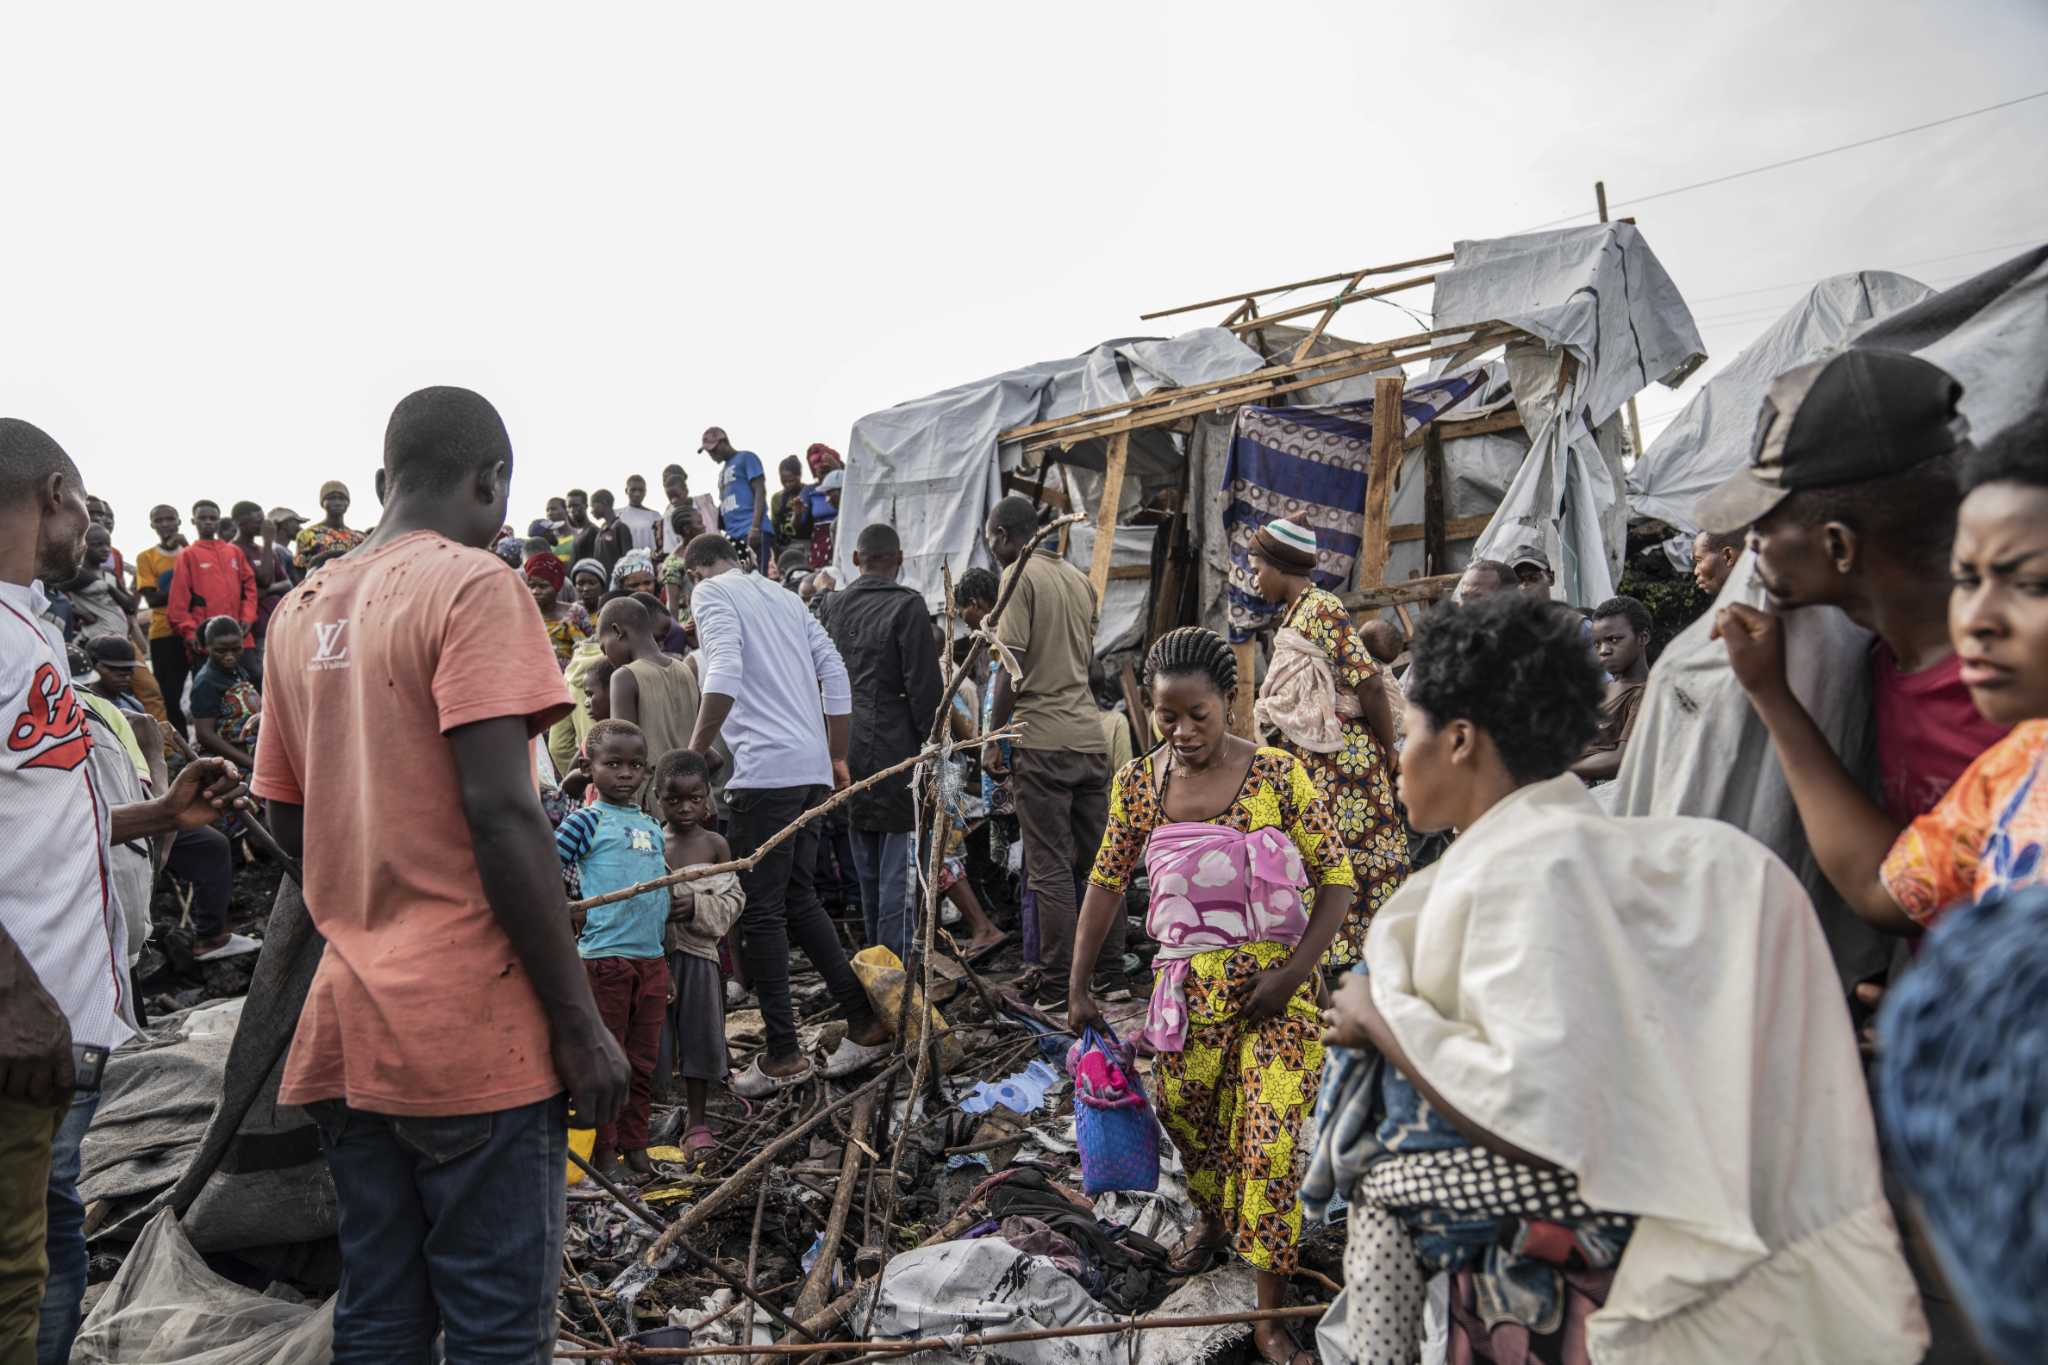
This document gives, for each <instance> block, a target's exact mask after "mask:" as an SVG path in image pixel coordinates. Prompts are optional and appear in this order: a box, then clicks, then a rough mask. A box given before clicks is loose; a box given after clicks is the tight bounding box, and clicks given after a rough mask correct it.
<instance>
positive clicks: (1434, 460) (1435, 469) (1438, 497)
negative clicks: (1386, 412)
mask: <svg viewBox="0 0 2048 1365" xmlns="http://www.w3.org/2000/svg"><path fill="white" fill-rule="evenodd" d="M1374 432H1375V433H1377V432H1378V428H1377V427H1375V428H1374ZM1445 539H1446V537H1445V533H1444V438H1443V433H1441V432H1440V431H1438V430H1437V424H1436V423H1435V422H1431V423H1430V424H1429V425H1428V426H1426V427H1424V428H1423V429H1422V572H1423V573H1424V574H1425V575H1428V574H1439V573H1442V572H1443V571H1444V568H1445V565H1444V559H1445V557H1446V555H1447V554H1448V547H1447V546H1446V544H1445Z"/></svg>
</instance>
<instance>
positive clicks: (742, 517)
mask: <svg viewBox="0 0 2048 1365" xmlns="http://www.w3.org/2000/svg"><path fill="white" fill-rule="evenodd" d="M697 453H698V454H700V455H709V456H710V457H711V458H712V459H714V460H716V461H717V462H718V519H719V523H720V527H721V529H722V530H724V532H725V534H726V537H727V539H729V540H731V541H732V542H733V543H734V544H735V545H744V546H746V547H747V548H748V549H750V550H752V551H753V552H754V562H755V563H756V564H762V565H765V564H766V563H767V562H768V560H769V558H770V556H769V554H768V540H767V531H766V530H765V529H764V522H763V518H765V517H766V516H767V515H768V476H767V474H766V473H765V472H764V471H763V470H762V468H761V457H760V456H759V455H756V454H755V453H754V452H753V451H751V450H734V449H733V445H732V438H730V437H729V436H727V435H726V434H725V428H724V427H706V428H705V429H704V439H703V441H702V442H701V443H700V444H699V445H698V447H697Z"/></svg>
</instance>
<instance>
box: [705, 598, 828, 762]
mask: <svg viewBox="0 0 2048 1365" xmlns="http://www.w3.org/2000/svg"><path fill="white" fill-rule="evenodd" d="M690 612H691V614H692V615H693V616H694V617H695V618H696V622H697V641H698V644H699V646H700V648H699V651H698V652H699V653H700V654H701V655H702V656H703V659H702V662H701V664H700V665H699V666H700V667H701V668H702V670H703V678H702V681H703V687H704V691H705V692H707V693H711V692H717V693H721V694H723V695H724V696H728V697H731V698H732V710H731V711H730V712H728V713H727V715H726V718H725V727H724V730H723V734H724V738H725V742H726V743H727V744H728V745H729V746H731V748H732V779H731V781H730V782H728V783H727V790H729V791H730V790H741V791H744V790H747V789H749V788H769V787H827V786H830V785H831V784H832V759H831V756H830V752H829V751H828V749H827V747H826V742H825V721H824V717H826V716H844V715H847V714H849V713H850V712H851V711H852V710H853V690H852V688H851V686H850V685H849V684H848V682H847V677H846V663H845V661H844V660H842V659H841V658H840V657H839V650H838V648H837V647H836V646H834V645H833V643H832V637H831V636H829V635H827V634H826V633H825V628H824V627H823V626H821V625H819V624H818V618H817V617H815V616H813V615H811V613H810V611H809V609H807V608H806V607H805V606H804V604H803V602H802V600H801V599H799V598H798V597H797V595H796V594H795V593H793V592H791V591H790V590H789V589H787V588H785V587H783V586H782V585H781V584H780V583H771V582H769V581H768V580H767V579H765V578H762V577H761V576H760V575H758V574H750V573H743V572H741V571H740V570H738V569H731V570H728V571H727V572H725V573H722V574H720V575H718V577H716V578H707V579H705V580H704V581H703V582H702V583H699V584H698V585H697V586H696V588H695V589H694V590H693V591H692V592H691V594H690Z"/></svg>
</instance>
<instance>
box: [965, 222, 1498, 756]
mask: <svg viewBox="0 0 2048 1365" xmlns="http://www.w3.org/2000/svg"><path fill="white" fill-rule="evenodd" d="M1451 259H1452V256H1451V254H1450V253H1446V254H1444V255H1440V256H1424V257H1420V258H1418V259H1415V260H1411V261H1397V262H1394V263H1393V264H1390V265H1378V266H1368V267H1366V268H1365V269H1362V270H1354V271H1346V272H1340V273H1338V274H1334V275H1322V276H1318V277H1317V278H1315V279H1312V280H1296V281H1293V282H1292V283H1289V284H1279V285H1272V286H1269V287H1267V288H1263V289H1251V290H1246V291H1244V292H1242V293H1236V294H1224V295H1219V296H1218V297H1216V298H1211V299H1204V300H1202V301H1201V302H1199V303H1189V304H1182V305H1180V306H1179V307H1175V308H1165V309H1161V310H1159V311H1157V312H1153V313H1145V314H1141V315H1140V316H1141V319H1143V320H1148V321H1149V320H1150V319H1153V318H1162V317H1170V316H1173V315H1175V314H1181V313H1192V312H1197V311H1200V310H1202V309H1205V308H1220V307H1223V306H1225V305H1233V306H1232V307H1231V311H1230V312H1229V313H1228V314H1227V315H1226V316H1225V317H1224V319H1223V321H1222V323H1221V324H1220V325H1221V326H1223V327H1225V328H1227V329H1229V330H1230V331H1232V332H1234V333H1236V334H1237V335H1238V336H1240V337H1245V336H1248V335H1249V336H1253V337H1255V339H1256V340H1257V341H1258V342H1259V343H1260V345H1259V350H1260V351H1261V353H1264V350H1265V347H1264V345H1263V340H1264V338H1263V337H1259V336H1258V335H1257V334H1259V333H1260V332H1261V331H1262V330H1263V329H1265V328H1267V327H1271V326H1273V325H1275V324H1278V323H1282V322H1287V321H1291V320H1293V319H1296V318H1305V317H1307V316H1309V315H1310V314H1315V315H1316V320H1315V322H1314V324H1313V326H1311V327H1310V329H1309V331H1308V332H1307V334H1306V335H1305V336H1303V337H1302V339H1301V341H1300V342H1299V343H1298V344H1297V345H1296V346H1295V348H1294V351H1293V353H1292V355H1291V356H1290V357H1289V358H1288V359H1287V360H1286V361H1285V362H1278V363H1270V364H1267V365H1264V366H1262V367H1260V368H1259V369H1256V370H1253V371H1251V372H1250V373H1249V374H1242V375H1238V376H1236V377H1234V378H1230V379H1220V380H1215V381H1211V382H1209V383H1203V384H1191V385H1188V386H1187V387H1185V388H1169V389H1161V390H1158V391H1156V392H1154V393H1150V394H1147V395H1145V396H1144V397H1142V398H1132V399H1128V400H1126V401H1124V402H1120V403H1108V404H1105V405H1103V406H1101V407H1098V408H1089V409H1087V410H1086V411H1083V412H1076V413H1070V414H1068V415H1067V416H1065V417H1055V418H1051V419H1048V420H1046V421H1043V422H1033V423H1030V424H1028V425H1025V426H1021V427H1013V428H1011V429H1010V430H1008V431H1005V432H1003V433H1002V434H1001V435H1000V436H999V437H998V438H997V439H998V441H999V442H1000V443H1001V444H1003V445H1011V444H1021V445H1022V446H1023V453H1024V454H1026V455H1030V454H1033V453H1041V452H1046V453H1049V452H1055V451H1060V450H1068V449H1071V448H1072V447H1074V446H1075V445H1077V444H1079V443H1080V442H1083V441H1093V440H1101V441H1104V442H1105V444H1106V455H1105V458H1104V469H1103V487H1102V501H1101V505H1100V506H1098V507H1097V508H1096V509H1095V532H1096V534H1095V543H1094V553H1093V557H1092V560H1091V562H1090V565H1089V572H1088V581H1089V583H1090V584H1091V585H1092V586H1093V587H1094V589H1095V596H1096V600H1097V601H1098V602H1099V601H1101V600H1102V597H1103V594H1104V592H1105V591H1106V590H1107V589H1108V587H1109V584H1110V581H1111V580H1112V579H1115V578H1121V577H1134V578H1135V577H1144V578H1147V579H1150V578H1152V577H1153V570H1151V569H1148V568H1141V567H1138V566H1135V565H1134V566H1131V567H1129V568H1126V569H1121V570H1118V569H1113V568H1112V567H1111V561H1112V557H1113V555H1114V553H1115V546H1116V525H1117V508H1118V505H1119V504H1120V503H1121V501H1122V496H1123V486H1124V474H1125V467H1126V462H1127V460H1128V458H1129V454H1130V438H1131V433H1132V432H1134V431H1146V430H1155V429H1164V430H1167V431H1173V432H1178V433H1180V434H1181V435H1183V436H1186V435H1189V434H1191V433H1192V432H1193V431H1194V426H1195V421H1196V419H1197V418H1199V417H1201V416H1203V415H1205V414H1209V413H1219V414H1220V413H1224V412H1229V411H1232V410H1234V409H1236V408H1239V407H1242V406H1244V405H1245V404H1248V403H1261V402H1265V401H1267V400H1270V399H1272V398H1276V397H1280V396H1282V395H1285V394H1289V393H1293V392H1296V391H1298V390H1301V389H1307V388H1313V387H1315V386H1317V385H1321V384H1328V383H1333V382H1335V381H1337V380H1341V379H1353V378H1356V377H1358V376H1360V375H1365V374H1371V373H1373V372H1374V371H1377V370H1385V369H1387V368H1389V367H1390V366H1401V365H1405V364H1407V363H1408V362H1410V361H1420V360H1430V359H1434V358H1436V357H1439V356H1454V357H1459V358H1461V359H1469V358H1476V357H1477V356H1479V355H1482V354H1484V353H1485V352H1487V351H1489V350H1492V349H1493V348H1494V347H1497V346H1500V345H1502V344H1503V343H1505V342H1507V341H1509V340H1511V339H1513V338H1514V337H1516V336H1519V335H1521V333H1520V332H1519V331H1518V330H1517V329H1515V328H1513V327H1509V326H1507V325H1506V324H1503V323H1477V324H1466V325H1464V326H1460V327H1440V328H1436V329H1434V330H1432V331H1427V332H1416V333H1413V334H1411V335H1409V336H1402V337H1395V338H1393V339H1392V340H1389V341H1376V342H1371V343H1368V344H1365V345H1359V346H1346V347H1341V348H1338V349H1333V350H1326V351H1324V352H1322V353H1321V354H1319V355H1311V354H1310V352H1311V351H1313V350H1314V349H1315V346H1316V343H1317V342H1318V341H1320V340H1321V339H1322V337H1323V335H1324V332H1325V331H1326V330H1327V329H1328V327H1329V325H1330V322H1331V320H1332V319H1334V318H1335V317H1336V316H1337V314H1338V312H1339V311H1340V310H1342V309H1343V308H1345V307H1347V306H1349V305H1350V304H1353V303H1357V302H1360V301H1362V300H1365V299H1372V298H1381V297H1384V296H1386V295H1388V294H1395V293H1399V292H1400V291H1402V290H1405V289H1416V288H1420V287H1421V286H1423V285H1426V284H1430V283H1432V282H1434V281H1435V279H1436V274H1435V272H1434V271H1431V272H1430V273H1427V274H1419V275H1408V276H1407V277H1406V278H1403V279H1400V280H1396V281H1394V282H1392V283H1388V284H1383V285H1378V286H1374V287H1371V288H1361V285H1363V283H1364V281H1365V280H1366V279H1368V278H1369V277H1371V276H1374V275H1391V274H1401V273H1403V272H1409V271H1416V270H1425V269H1428V268H1429V267H1432V266H1438V265H1442V264H1444V263H1445V262H1448V261H1450V260H1451ZM1330 284H1335V285H1337V286H1338V288H1337V290H1336V292H1335V293H1333V294H1331V295H1330V296H1329V297H1327V298H1322V299H1318V300H1316V301H1314V302H1311V303H1305V304H1299V305H1296V306H1292V307H1288V308H1284V309H1281V310H1280V311H1278V312H1272V313H1265V314H1261V313H1260V311H1259V304H1260V300H1261V299H1270V298H1271V296H1273V295H1277V294H1286V293H1289V292H1292V291H1294V290H1297V289H1308V288H1313V287H1315V286H1319V285H1330ZM1403 383H1404V381H1403V380H1402V378H1401V377H1400V376H1399V375H1392V376H1382V377H1380V378H1377V379H1376V380H1375V381H1374V385H1373V407H1374V411H1376V412H1386V411H1389V410H1390V408H1392V409H1398V407H1399V404H1400V401H1401V392H1402V388H1403ZM1521 425H1522V418H1521V414H1520V413H1518V412H1515V411H1514V410H1513V409H1510V410H1508V411H1506V412H1502V413H1497V414H1494V415H1491V416H1487V417H1481V418H1477V419H1473V420H1470V421H1462V422H1441V421H1437V422H1430V423H1428V424H1427V425H1425V426H1424V427H1422V429H1421V430H1419V431H1417V432H1416V433H1415V434H1414V435H1412V436H1404V435H1403V432H1402V425H1397V424H1395V423H1391V422H1390V423H1384V424H1382V423H1374V425H1373V441H1372V451H1371V456H1370V464H1369V466H1368V469H1367V473H1366V495H1365V505H1364V506H1363V507H1361V508H1360V509H1359V512H1360V515H1361V517H1362V519H1363V523H1364V525H1363V531H1362V534H1361V537H1360V540H1361V544H1360V548H1359V554H1358V559H1357V563H1356V568H1355V577H1354V580H1353V585H1352V586H1353V591H1351V592H1350V593H1347V594H1345V596H1344V604H1345V606H1347V607H1348V608H1350V609H1351V611H1352V613H1353V614H1354V615H1359V614H1364V613H1370V612H1377V611H1382V610H1386V609H1390V608H1391V609H1392V610H1393V611H1394V612H1395V614H1396V615H1397V616H1398V617H1399V618H1400V620H1401V623H1402V626H1403V628H1404V630H1405V632H1406V633H1408V634H1411V635H1412V634H1413V633H1414V622H1413V619H1412V617H1411V616H1410V614H1409V610H1408V609H1409V607H1410V606H1412V605H1417V604H1421V603H1426V602H1431V601H1434V600H1435V599H1437V598H1439V597H1442V596H1444V595H1445V594H1447V593H1448V592H1450V590H1451V588H1452V587H1453V586H1454V585H1455V584H1456V583H1457V580H1458V576H1457V574H1455V573H1450V572H1447V564H1448V561H1447V548H1446V547H1447V546H1448V544H1449V543H1450V542H1451V541H1453V540H1465V539H1470V538H1472V537H1474V536H1477V535H1479V534H1480V533H1481V532H1483V531H1484V530H1485V529H1486V526H1487V523H1488V522H1489V521H1490V520H1491V519H1492V518H1491V514H1488V515H1486V516H1477V517H1460V518H1456V519H1448V518H1446V516H1445V514H1444V513H1445V506H1446V497H1447V491H1446V488H1445V474H1444V453H1443V443H1444V441H1445V440H1447V439H1453V438H1456V437H1460V436H1478V435H1483V434H1485V433H1487V432H1495V431H1507V430H1511V429H1514V428H1518V427H1520V426H1521ZM1417 447H1420V448H1421V450H1422V452H1423V460H1422V468H1423V479H1424V486H1423V519H1422V521H1420V522H1416V523H1410V524H1404V525H1400V526H1392V525H1389V524H1388V511H1389V508H1390V506H1391V505H1392V499H1393V494H1394V489H1395V486H1396V481H1397V479H1398V477H1399V471H1400V466H1401V461H1402V457H1403V455H1404V454H1405V452H1406V451H1407V450H1410V449H1415V448H1417ZM1053 462H1054V461H1053V457H1051V456H1050V455H1049V454H1047V455H1044V456H1043V457H1042V458H1041V460H1040V464H1039V473H1038V478H1037V480H1036V484H1035V486H1033V485H1032V484H1030V483H1028V482H1021V481H1020V482H1018V483H1012V484H1010V485H1009V486H1010V487H1011V488H1012V491H1016V492H1029V493H1031V494H1033V496H1034V497H1035V498H1036V500H1038V501H1040V502H1044V501H1054V502H1056V503H1057V504H1058V505H1059V506H1060V508H1061V510H1063V511H1064V510H1069V509H1068V508H1067V506H1066V497H1065V495H1064V494H1063V493H1062V492H1060V491H1059V490H1058V489H1052V488H1047V487H1046V476H1047V473H1048V471H1049V470H1050V468H1051V465H1052V463H1053ZM1187 494H1188V490H1187V489H1186V487H1185V485H1183V489H1182V495H1181V500H1182V505H1183V509H1184V508H1185V505H1186V502H1187ZM1184 528H1185V517H1184V514H1183V516H1182V518H1181V524H1180V526H1179V528H1177V531H1178V534H1179V535H1181V536H1183V537H1184V535H1185V529H1184ZM1407 540H1420V541H1421V542H1423V568H1422V572H1421V573H1420V574H1419V575H1417V576H1416V577H1414V578H1411V579H1409V580H1407V581H1406V582H1402V583H1397V584H1392V585H1389V584H1388V583H1387V582H1386V564H1387V552H1388V549H1389V548H1390V547H1391V546H1392V545H1394V544H1395V543H1397V542H1400V541H1407ZM1162 577H1164V575H1162ZM1162 586H1165V587H1167V588H1169V589H1173V590H1172V591H1168V592H1164V593H1162V592H1161V591H1159V589H1160V588H1161V587H1162ZM1181 586H1182V585H1181V584H1177V583H1165V584H1163V585H1162V584H1161V583H1154V590H1155V591H1154V610H1153V614H1152V621H1151V623H1150V628H1149V629H1148V632H1147V637H1148V638H1151V637H1154V636H1156V635H1157V634H1158V633H1160V630H1161V629H1162V628H1170V625H1171V624H1172V623H1168V622H1165V621H1164V620H1163V618H1164V617H1165V616H1166V615H1167V614H1168V613H1169V612H1170V611H1172V610H1174V609H1175V608H1177V605H1178V600H1179V598H1180V596H1181V593H1180V591H1179V590H1178V589H1179V588H1180V587H1181ZM1166 599H1171V600H1166ZM1236 648H1237V655H1238V676H1239V677H1240V678H1245V679H1249V678H1250V677H1251V676H1252V669H1253V659H1252V645H1251V642H1249V641H1247V642H1245V643H1244V644H1241V645H1238V646H1237V647H1236ZM1127 672H1128V670H1127ZM1124 690H1125V692H1126V694H1127V700H1128V701H1129V702H1130V704H1131V706H1132V715H1133V717H1134V718H1135V717H1136V716H1137V715H1138V714H1139V708H1138V699H1137V689H1136V684H1135V680H1134V679H1132V678H1130V677H1126V678H1125V679H1124ZM1251 693H1252V689H1251V688H1250V687H1249V686H1246V687H1240V688H1239V689H1238V699H1237V707H1236V709H1235V710H1234V712H1233V714H1232V724H1233V728H1235V729H1237V731H1238V732H1239V733H1240V734H1248V733H1249V732H1250V729H1251V703H1252V695H1251ZM1140 737H1141V738H1142V737H1143V735H1142V733H1141V736H1140Z"/></svg>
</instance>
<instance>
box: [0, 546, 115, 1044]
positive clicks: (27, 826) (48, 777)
mask: <svg viewBox="0 0 2048 1365" xmlns="http://www.w3.org/2000/svg"><path fill="white" fill-rule="evenodd" d="M48 602H49V598H48V596H47V595H46V594H45V593H44V592H43V585H42V584H41V583H31V584H29V585H28V586H26V587H24V586H22V585H20V584H18V583H0V721H4V722H5V724H6V728H7V743H6V744H5V745H4V746H0V928H5V929H6V931H7V936H8V937H9V938H11V939H13V940H14V943H15V945H16V946H17V947H18V948H20V949H21V951H22V954H23V956H25V957H26V958H27V959H28V963H29V966H30V967H31V968H33V969H34V971H35V974H36V979H37V980H38V981H40V982H42V983H43V989H44V990H46V991H48V992H49V993H50V994H51V996H52V997H53V998H55V1000H56V1001H57V1004H58V1006H59V1007H60V1008H61V1009H63V1011H64V1017H65V1018H66V1019H68V1020H69V1021H70V1023H71V1041H72V1042H73V1043H75V1044H84V1043H92V1044H97V1045H100V1046H103V1047H109V1048H111V1047H115V1046H118V1045H119V1044H121V1043H123V1042H126V1041H127V1040H128V1039H129V1038H130V1037H132V1036H133V1035H134V1033H135V1005H134V1001H133V1000H131V999H130V998H129V983H128V927H127V925H126V924H124V923H123V922H122V920H121V914H120V910H119V908H118V907H117V906H116V905H115V903H114V895H113V889H112V870H111V866H110V852H111V850H110V847H109V837H110V835H111V832H112V830H111V822H110V817H109V811H108V806H107V796H106V794H105V793H104V792H102V791H101V790H100V787H99V784H98V783H97V782H96V781H94V779H93V776H92V773H91V771H90V764H89V762H88V756H89V755H90V753H91V752H92V747H93V744H94V740H93V736H92V734H91V732H90V731H89V730H88V729H87V728H86V719H85V707H84V706H83V705H82V704H81V703H80V702H79V700H78V698H77V697H76V696H75V695H74V694H73V693H72V690H71V672H70V670H69V669H68V668H67V667H66V666H65V663H64V648H63V637H62V635H61V633H60V632H59V631H58V630H57V628H56V627H55V626H54V625H51V624H49V623H48V622H46V621H44V620H43V619H42V613H43V608H44V607H45V606H46V605H47V604H48Z"/></svg>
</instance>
